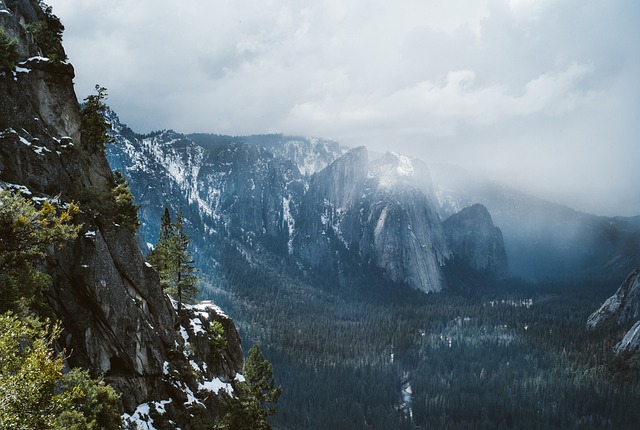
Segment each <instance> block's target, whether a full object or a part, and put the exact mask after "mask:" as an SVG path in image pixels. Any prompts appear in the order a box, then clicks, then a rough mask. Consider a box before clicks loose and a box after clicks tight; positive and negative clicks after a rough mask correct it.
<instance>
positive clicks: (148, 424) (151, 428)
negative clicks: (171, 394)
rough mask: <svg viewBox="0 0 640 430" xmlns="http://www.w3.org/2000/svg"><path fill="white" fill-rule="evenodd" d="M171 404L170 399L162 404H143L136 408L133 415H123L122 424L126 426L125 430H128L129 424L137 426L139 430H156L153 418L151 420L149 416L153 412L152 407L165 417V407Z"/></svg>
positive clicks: (161, 402)
mask: <svg viewBox="0 0 640 430" xmlns="http://www.w3.org/2000/svg"><path fill="white" fill-rule="evenodd" d="M171 402H172V400H171V399H169V400H162V401H160V402H151V403H143V404H141V405H139V406H138V407H137V408H136V410H135V411H134V412H133V414H131V415H129V414H124V415H122V423H123V424H124V426H125V428H128V427H127V424H129V423H131V424H135V425H136V426H137V429H138V430H156V427H155V425H154V422H153V418H151V416H150V415H149V413H150V412H151V405H153V406H154V408H155V410H156V411H157V412H158V413H159V414H160V415H164V414H165V413H166V412H167V410H166V408H165V406H166V405H168V404H170V403H171Z"/></svg>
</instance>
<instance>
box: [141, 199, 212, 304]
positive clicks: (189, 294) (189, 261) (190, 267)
mask: <svg viewBox="0 0 640 430" xmlns="http://www.w3.org/2000/svg"><path fill="white" fill-rule="evenodd" d="M183 224H184V218H183V217H182V214H181V213H178V215H177V216H176V220H175V222H172V221H171V214H170V213H169V209H168V208H165V211H164V214H163V215H162V224H161V226H160V236H159V237H158V242H157V243H156V246H155V248H154V249H153V250H151V251H150V252H149V255H147V261H149V263H150V264H151V265H153V266H154V267H155V268H156V270H157V271H158V275H160V284H161V285H162V287H163V289H164V291H165V293H167V294H169V296H171V297H172V298H173V299H175V300H176V301H177V302H178V315H181V313H182V303H190V302H193V300H194V299H195V298H196V297H197V295H198V286H197V284H198V281H199V278H198V276H197V275H196V268H195V266H194V263H193V258H192V257H191V253H190V252H189V251H188V247H189V237H188V236H187V234H186V233H185V231H184V225H183Z"/></svg>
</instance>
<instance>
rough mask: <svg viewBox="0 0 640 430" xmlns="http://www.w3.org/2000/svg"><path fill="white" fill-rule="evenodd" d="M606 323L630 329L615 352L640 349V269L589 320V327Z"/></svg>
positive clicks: (630, 275) (617, 345) (615, 347)
mask: <svg viewBox="0 0 640 430" xmlns="http://www.w3.org/2000/svg"><path fill="white" fill-rule="evenodd" d="M605 324H612V325H614V326H616V327H621V328H627V327H630V328H629V329H628V331H627V332H626V334H625V335H624V337H623V338H622V340H620V342H618V343H617V344H616V345H615V346H614V348H613V350H614V352H615V353H620V352H623V351H639V350H640V269H636V270H634V271H633V272H632V273H630V274H629V276H628V277H627V279H626V280H625V281H624V282H623V283H622V285H621V286H620V288H618V290H617V291H616V293H615V294H614V295H613V296H611V297H609V298H608V299H607V300H606V301H605V302H604V303H603V304H602V306H601V307H600V309H598V310H597V311H595V312H594V313H593V314H591V316H589V319H588V320H587V327H589V328H596V327H599V326H602V325H605Z"/></svg>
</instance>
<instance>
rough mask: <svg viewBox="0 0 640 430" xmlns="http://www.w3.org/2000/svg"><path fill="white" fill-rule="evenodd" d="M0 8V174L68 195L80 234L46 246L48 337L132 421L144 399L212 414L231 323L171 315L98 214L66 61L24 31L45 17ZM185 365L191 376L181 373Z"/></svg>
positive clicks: (149, 273)
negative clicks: (2, 69) (215, 324)
mask: <svg viewBox="0 0 640 430" xmlns="http://www.w3.org/2000/svg"><path fill="white" fill-rule="evenodd" d="M0 7H2V8H4V9H3V10H2V11H0V25H1V26H2V28H3V30H4V32H5V34H7V35H9V36H10V37H12V38H14V39H15V40H16V41H17V42H18V43H17V47H18V51H19V56H20V59H21V62H20V63H19V66H18V67H17V68H16V69H15V71H14V72H13V73H5V74H4V75H3V76H0V93H1V94H3V97H2V98H1V99H0V114H1V119H2V120H1V124H0V128H2V130H0V181H2V182H1V185H2V186H3V187H6V188H9V189H11V190H14V191H15V192H20V193H22V194H23V195H24V196H27V197H31V198H33V200H34V202H36V203H38V202H42V201H43V200H51V201H60V200H61V201H62V202H63V203H64V202H71V201H76V202H78V204H79V206H80V208H81V213H80V215H79V219H78V222H80V223H81V224H82V230H81V234H80V237H79V238H78V239H77V240H76V241H75V243H73V244H72V245H71V246H68V247H66V248H64V249H61V250H57V249H55V250H52V251H51V252H52V254H51V256H50V258H49V260H48V262H47V267H46V268H47V272H48V273H49V274H50V275H51V276H52V279H53V285H52V288H51V290H50V291H49V293H48V295H47V298H48V300H49V304H50V306H51V309H52V311H53V312H54V314H55V316H56V317H57V318H58V319H59V320H60V321H61V322H62V324H63V327H64V332H63V336H62V338H61V340H60V342H61V345H60V347H63V348H65V349H66V350H67V351H68V352H69V358H68V360H67V361H68V364H69V365H70V366H72V367H76V366H80V367H83V368H86V369H88V370H89V371H90V372H91V373H92V374H94V375H104V376H105V380H106V381H107V382H108V383H110V384H112V385H113V386H114V387H115V388H116V389H117V390H118V391H119V392H121V393H122V397H121V401H122V406H123V409H124V412H125V413H127V414H128V415H130V416H131V417H132V419H134V420H139V421H145V420H146V421H147V422H148V421H149V420H150V418H149V417H148V415H149V410H151V411H154V412H152V413H153V414H155V417H156V421H157V423H160V422H165V423H168V424H170V423H173V424H171V425H173V426H182V427H183V428H187V427H189V425H190V422H191V421H192V416H193V417H195V416H197V417H199V418H203V419H208V420H211V419H213V418H214V417H215V416H216V415H217V414H219V413H220V412H222V410H223V409H222V405H221V400H220V398H219V397H218V396H217V395H215V394H217V392H218V391H219V389H220V387H222V386H226V387H227V388H229V389H231V388H230V385H228V383H230V382H231V381H233V380H234V379H235V377H236V374H237V372H238V371H240V370H241V368H242V364H243V357H242V351H241V348H240V340H239V338H238V335H237V332H236V329H235V326H234V324H233V322H232V321H231V320H230V319H229V318H228V317H227V316H226V315H224V313H222V312H221V311H220V310H219V309H218V308H217V307H216V306H214V305H212V304H204V305H200V306H197V307H190V308H189V309H188V310H187V311H186V312H185V313H184V314H183V315H182V317H181V318H180V317H178V315H177V314H176V312H175V311H174V308H173V306H172V304H171V302H170V301H169V299H168V298H167V297H166V296H165V295H164V294H163V292H162V289H161V287H160V284H159V281H158V276H157V274H156V272H155V270H154V269H153V268H151V267H150V266H149V265H148V264H146V263H145V262H144V259H143V255H142V253H141V251H140V249H139V247H138V245H137V243H136V239H135V237H134V234H133V233H132V232H131V231H130V230H128V229H127V228H125V227H123V226H120V225H117V224H115V223H114V222H113V218H111V217H110V215H109V214H108V213H107V211H108V210H113V207H112V206H111V205H112V203H111V202H110V198H111V197H110V196H111V190H112V188H113V187H114V185H115V184H114V180H113V176H112V173H111V169H110V167H109V164H108V162H107V160H106V158H105V156H104V154H103V152H102V150H101V149H100V148H99V147H98V146H96V145H90V144H84V143H83V139H82V138H81V134H82V121H81V111H80V107H79V105H78V102H77V99H76V96H75V93H74V90H73V82H72V79H73V76H74V72H73V68H72V66H71V65H70V64H67V63H60V62H58V61H53V60H50V59H48V58H45V57H42V52H41V50H40V47H39V46H38V45H36V44H35V42H34V38H33V36H32V35H31V34H29V33H28V31H27V30H26V27H25V24H28V23H33V22H36V21H44V20H46V19H47V18H48V16H47V15H46V14H45V13H43V11H42V10H41V9H40V6H39V4H38V2H35V1H28V0H6V1H4V2H0ZM213 320H216V321H220V322H221V323H222V324H223V326H224V328H225V333H226V335H227V338H228V347H227V348H226V349H225V350H224V351H221V352H217V351H214V350H212V348H211V346H210V344H209V342H208V335H207V332H206V330H205V328H206V327H208V325H209V323H210V322H212V321H213ZM221 357H222V358H221ZM190 363H191V364H190ZM192 367H193V370H197V375H196V374H194V372H192V371H186V372H185V369H191V368H192ZM218 382H219V384H217V385H216V383H218ZM145 411H146V412H145Z"/></svg>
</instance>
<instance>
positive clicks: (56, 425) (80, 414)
mask: <svg viewBox="0 0 640 430" xmlns="http://www.w3.org/2000/svg"><path fill="white" fill-rule="evenodd" d="M60 331H61V328H60V326H59V325H51V324H49V323H47V322H44V323H42V322H39V321H37V320H35V319H32V318H30V319H20V318H18V317H17V316H16V315H14V314H12V313H10V312H9V313H5V314H3V315H0V351H1V352H2V353H1V354H0V404H1V405H0V428H3V429H7V430H10V429H16V430H18V429H19V430H30V429H33V430H48V429H52V430H63V429H67V430H68V429H74V430H92V429H98V428H100V429H119V428H120V414H119V408H118V396H117V394H116V393H115V391H114V390H113V389H112V388H111V387H109V386H107V385H105V384H104V382H103V381H102V380H100V379H98V380H93V379H91V378H90V377H89V375H88V374H87V373H86V372H84V371H81V370H72V371H70V372H68V373H66V374H63V369H64V361H63V360H64V356H63V354H62V353H56V352H55V349H54V342H55V340H56V338H57V337H58V336H59V335H60Z"/></svg>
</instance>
